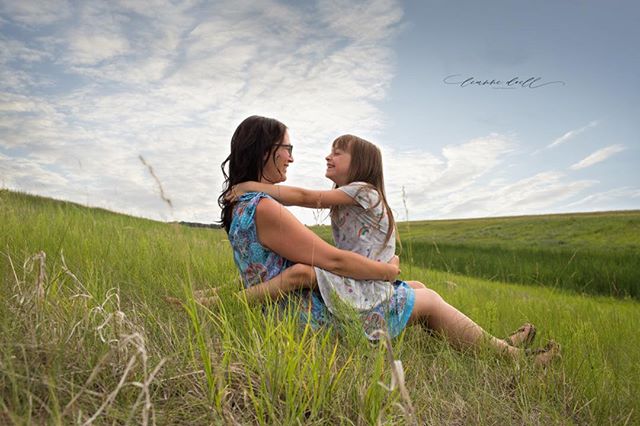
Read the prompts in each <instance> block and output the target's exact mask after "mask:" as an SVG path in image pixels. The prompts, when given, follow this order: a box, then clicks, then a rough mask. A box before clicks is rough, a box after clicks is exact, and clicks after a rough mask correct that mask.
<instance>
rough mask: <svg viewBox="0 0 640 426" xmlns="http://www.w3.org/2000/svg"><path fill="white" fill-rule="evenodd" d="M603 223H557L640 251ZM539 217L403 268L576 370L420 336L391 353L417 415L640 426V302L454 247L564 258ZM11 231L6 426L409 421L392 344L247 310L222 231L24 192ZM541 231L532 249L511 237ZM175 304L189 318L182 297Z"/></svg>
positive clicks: (0, 206) (468, 237) (421, 228)
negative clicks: (527, 273) (523, 330)
mask: <svg viewBox="0 0 640 426" xmlns="http://www.w3.org/2000/svg"><path fill="white" fill-rule="evenodd" d="M627 214H628V215H631V216H630V217H625V215H627ZM588 217H589V218H590V217H591V216H589V215H588ZM598 217H599V219H597V220H596V219H593V221H584V220H582V219H583V218H582V217H579V218H577V219H576V221H577V222H578V223H579V225H580V226H578V225H576V227H574V228H571V227H570V225H569V224H570V223H571V221H570V218H565V217H561V216H557V217H556V216H549V217H544V218H542V220H543V222H544V223H547V225H548V227H549V228H548V229H549V230H551V229H555V230H556V231H555V232H556V233H557V235H558V237H557V241H560V240H562V241H564V243H563V244H560V243H559V242H558V245H566V246H569V247H570V250H575V249H576V248H579V249H580V251H589V250H595V251H606V248H607V247H608V248H609V251H611V252H616V253H617V252H618V251H616V250H619V253H631V256H635V255H637V241H636V240H637V239H634V238H633V232H634V230H637V223H638V222H637V220H638V219H637V217H638V213H637V212H635V213H634V212H629V213H612V214H602V215H594V218H598ZM623 217H624V219H621V218H623ZM584 218H587V216H585V217H584ZM518 220H521V221H527V220H528V221H529V222H520V224H519V225H518V223H517V222H513V221H518ZM589 220H591V219H589ZM483 221H484V220H483ZM535 221H536V218H533V217H532V218H513V219H506V218H505V219H491V220H489V219H487V220H486V222H485V223H483V222H482V221H463V222H459V223H454V222H451V223H446V222H429V223H415V222H414V223H410V224H409V229H404V228H402V227H401V229H400V231H401V235H402V239H403V241H404V246H405V248H404V250H405V254H404V255H403V260H404V261H407V260H408V259H410V258H411V257H413V259H414V263H413V264H409V263H404V264H403V265H402V268H403V271H404V274H405V275H406V278H407V279H409V278H411V279H417V280H421V281H423V282H425V283H426V284H428V285H429V287H431V288H434V289H435V290H437V291H438V292H439V293H441V294H442V295H443V297H445V299H447V300H448V301H449V302H450V303H452V304H453V305H455V306H458V307H459V308H460V309H461V310H462V311H463V312H465V313H467V314H468V315H469V316H471V317H472V318H474V319H475V320H476V321H478V322H479V323H480V324H481V325H482V326H483V327H485V328H486V329H487V330H488V331H490V332H492V333H494V334H496V335H506V334H508V332H510V331H512V330H513V329H515V328H517V327H518V326H519V325H520V324H521V323H523V322H525V321H531V322H533V323H535V324H536V325H537V326H538V328H539V333H538V337H537V341H538V342H539V344H540V345H542V344H544V341H545V340H546V339H549V338H553V339H555V340H557V341H559V342H560V343H561V344H562V346H563V357H562V359H561V360H560V362H558V363H557V364H555V365H554V366H553V367H552V368H550V369H547V370H540V369H538V368H535V367H534V366H532V365H531V363H528V362H526V361H522V362H518V363H514V362H510V361H508V360H504V359H496V358H495V357H494V356H492V355H491V354H488V353H485V352H484V351H481V352H480V353H477V354H470V353H468V354H463V353H458V352H455V351H453V350H452V349H451V348H450V347H449V346H448V345H447V344H446V343H443V341H442V340H441V339H439V338H437V337H436V336H430V335H428V333H426V332H425V331H424V330H421V329H419V328H410V329H408V330H407V332H406V333H404V334H403V336H402V337H400V338H399V339H396V340H395V341H394V344H393V353H394V356H395V358H396V359H400V360H401V361H402V363H403V365H404V368H405V375H406V385H407V388H408V391H409V395H410V399H411V403H412V405H413V407H414V409H415V413H416V416H417V418H418V420H419V423H421V424H422V423H431V424H477V423H483V424H485V423H489V424H494V423H499V424H514V423H515V424H523V423H526V424H574V423H576V424H585V423H589V424H602V423H615V424H635V423H638V422H640V417H639V414H638V413H639V409H640V403H638V400H637V395H638V394H639V392H640V370H639V369H638V368H637V365H638V361H640V339H639V338H638V332H637V330H636V325H637V324H639V323H640V304H639V303H638V302H637V301H635V300H633V299H629V300H619V299H614V298H611V297H603V296H592V295H586V294H575V293H571V292H566V291H559V290H558V289H557V288H554V286H556V285H559V284H556V283H555V282H551V283H549V282H547V281H541V282H539V283H538V284H541V285H534V286H530V285H522V284H519V285H513V284H511V283H509V282H508V281H509V280H502V281H498V280H491V281H490V280H486V279H480V278H477V277H473V276H465V275H461V274H455V273H453V272H452V271H453V270H454V268H451V267H450V265H451V264H453V263H454V262H452V261H451V260H450V259H448V257H447V255H446V252H445V251H443V249H442V247H443V245H445V244H447V243H448V244H451V245H460V246H465V245H467V244H469V245H470V246H472V247H476V248H477V247H487V248H489V249H491V253H492V255H493V257H494V258H495V257H499V256H496V254H495V253H496V252H495V251H493V250H494V248H497V247H498V248H499V247H502V248H504V249H505V250H511V249H513V248H518V249H523V250H525V249H531V250H533V249H536V250H540V251H541V252H545V251H547V250H550V251H552V252H553V250H555V249H556V247H555V245H554V244H551V243H544V238H547V239H548V237H542V236H540V235H541V234H540V232H539V231H537V230H536V228H535V227H536V225H535V223H534V222H535ZM563 221H565V222H563ZM0 222H1V223H2V227H1V229H0V252H1V257H0V342H2V345H0V424H5V423H9V424H11V423H16V424H34V423H35V424H40V423H51V424H70V423H84V422H91V421H93V422H95V423H96V424H112V423H113V422H116V423H145V422H147V423H152V422H156V423H158V424H177V423H180V424H182V423H189V424H211V423H214V424H218V423H234V422H238V423H241V424H247V423H252V424H254V423H260V424H295V423H296V422H301V423H308V424H336V423H346V424H368V423H376V422H381V423H384V424H398V423H399V424H403V423H406V422H407V417H406V415H405V409H406V407H407V405H406V403H405V402H404V401H403V399H402V398H400V395H399V394H398V391H397V390H395V391H389V390H388V389H387V388H386V387H384V386H382V385H381V383H382V384H384V385H385V386H388V385H389V383H390V373H389V368H388V367H389V366H388V363H387V361H386V352H385V347H384V345H380V346H376V347H372V346H370V345H369V344H368V343H367V342H364V341H363V340H362V339H361V338H359V337H358V333H357V332H355V331H354V330H349V329H347V330H345V331H344V332H342V333H337V332H336V331H334V330H332V329H321V330H318V331H312V330H310V329H309V328H308V327H303V326H300V325H299V324H297V323H296V321H295V320H294V319H293V318H294V316H293V315H288V316H284V317H279V318H277V317H276V315H277V313H276V311H275V310H274V309H271V308H266V309H262V308H261V307H259V306H249V305H247V304H246V302H245V301H244V300H243V299H242V298H241V297H238V295H237V290H238V289H239V288H240V285H239V283H238V274H237V272H236V270H235V266H234V264H233V261H232V256H231V251H230V249H229V245H228V242H227V241H226V236H225V234H224V232H223V231H221V230H213V229H194V228H187V227H183V226H179V225H176V224H173V225H169V224H163V223H158V222H154V221H150V220H144V219H138V218H132V217H128V216H124V215H118V214H115V213H111V212H107V211H104V210H100V209H88V208H85V207H81V206H78V205H75V204H72V203H64V202H59V201H53V200H48V199H43V198H40V197H33V196H27V195H24V194H17V193H13V192H9V191H0ZM481 223H482V225H479V224H481ZM527 224H531V229H529V230H528V231H527V232H530V234H529V237H527V238H528V239H527V238H525V237H524V236H523V235H524V234H518V236H513V237H511V238H508V237H507V236H509V235H515V234H513V233H514V232H518V231H519V230H522V229H523V228H525V227H526V226H525V225H527ZM628 224H630V225H628ZM454 225H455V226H454ZM596 226H597V227H602V229H603V230H598V231H597V232H593V229H596V228H594V227H596ZM627 226H630V227H629V228H626V227H627ZM589 227H591V229H592V231H591V232H590V231H589ZM634 227H635V228H634ZM571 229H573V231H571ZM597 229H600V228H597ZM616 229H617V230H616ZM620 229H623V230H624V231H619V230H620ZM321 232H326V230H324V231H321ZM522 232H524V231H522ZM623 234H624V238H623ZM612 235H618V236H615V237H612ZM636 235H637V234H636ZM536 238H537V239H536ZM625 238H626V240H625ZM533 240H535V242H532V241H533ZM434 241H435V242H436V245H437V246H438V249H439V250H440V253H441V256H443V257H444V258H445V259H446V260H447V265H449V271H450V272H447V271H446V270H445V271H443V270H438V269H440V267H438V269H429V268H425V267H423V265H426V266H432V267H434V268H435V267H437V265H435V264H429V263H428V259H432V258H433V256H432V255H429V254H425V253H423V252H421V250H422V249H421V247H420V244H425V245H426V246H429V245H434V244H433V242H434ZM409 242H411V244H408V243H409ZM621 247H622V248H621ZM410 250H412V252H409V251H410ZM554 253H555V252H554ZM421 259H422V260H421ZM425 259H426V260H425ZM476 259H477V260H476V262H477V263H479V264H480V263H481V262H482V261H483V260H484V259H485V258H483V260H480V258H476ZM602 259H603V260H602V262H603V265H604V266H606V267H612V268H613V269H615V265H614V266H611V265H609V263H610V262H613V260H612V259H611V258H605V257H602ZM632 259H634V258H633V257H632ZM515 263H518V262H514V264H515ZM637 264H638V262H635V263H634V267H632V268H630V269H631V270H633V269H637V268H638V267H637V266H635V265H637ZM544 267H545V266H544V265H543V263H540V266H539V268H540V269H544ZM445 269H446V268H445ZM551 274H552V276H553V274H554V272H551ZM469 275H477V273H476V271H475V270H474V271H471V272H470V274H469ZM505 277H506V278H509V277H510V275H509V274H505ZM540 277H542V275H540ZM563 279H564V278H563ZM541 280H542V279H541ZM616 280H617V278H616ZM515 281H520V280H515ZM616 282H618V281H616ZM562 283H563V284H562V285H564V281H562ZM548 284H550V285H548ZM616 285H618V284H616ZM210 287H218V288H219V290H218V292H219V296H220V303H219V304H217V305H214V306H211V307H204V306H200V305H197V304H196V303H195V301H194V299H193V291H194V290H198V289H207V288H210ZM628 293H629V294H633V293H631V291H629V292H628ZM165 295H172V296H176V297H179V298H181V299H182V300H184V301H185V304H186V309H175V308H173V307H171V306H169V305H167V303H166V302H165V301H164V299H163V296H165Z"/></svg>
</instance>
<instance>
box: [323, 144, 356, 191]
mask: <svg viewBox="0 0 640 426" xmlns="http://www.w3.org/2000/svg"><path fill="white" fill-rule="evenodd" d="M325 160H327V172H326V173H325V176H326V177H328V178H329V179H331V180H332V181H334V182H335V183H336V185H339V186H342V185H346V184H348V183H349V182H348V180H349V166H350V165H351V154H350V153H349V152H347V151H345V150H344V149H341V148H336V147H332V148H331V154H329V155H327V157H326V158H325Z"/></svg>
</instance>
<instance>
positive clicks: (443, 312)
mask: <svg viewBox="0 0 640 426" xmlns="http://www.w3.org/2000/svg"><path fill="white" fill-rule="evenodd" d="M412 283H414V284H413V285H412ZM416 283H417V284H416ZM407 284H409V285H410V286H411V287H412V288H413V289H414V291H415V296H416V298H415V304H414V307H413V312H412V313H411V317H410V318H409V321H410V323H412V324H415V323H421V324H422V325H426V326H427V327H428V328H430V329H432V330H434V331H436V332H439V333H441V334H442V335H443V336H444V337H445V338H446V339H447V340H448V341H449V342H451V344H452V345H453V346H455V347H456V348H458V349H466V348H477V347H478V345H479V344H480V343H481V342H483V341H486V342H488V343H489V345H490V347H492V348H494V349H495V351H496V352H497V353H499V354H503V355H507V356H511V357H513V358H517V357H520V356H522V354H523V351H522V349H519V348H516V347H514V346H510V345H509V344H507V342H505V341H504V340H501V339H497V338H495V337H493V336H491V335H490V334H489V333H487V332H486V331H484V330H483V329H482V327H480V326H479V325H478V324H476V323H475V322H473V321H472V320H471V319H470V318H469V317H467V316H466V315H465V314H463V313H462V312H460V311H459V310H457V309H456V308H454V307H453V306H451V305H449V304H448V303H447V302H445V301H444V299H443V298H442V297H441V296H440V295H439V294H438V293H436V292H435V291H433V290H431V289H428V288H426V287H424V285H421V283H419V282H417V281H407ZM418 284H420V285H418Z"/></svg>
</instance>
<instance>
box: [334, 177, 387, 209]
mask: <svg viewBox="0 0 640 426" xmlns="http://www.w3.org/2000/svg"><path fill="white" fill-rule="evenodd" d="M338 189H339V190H341V191H343V192H344V193H345V194H347V195H348V196H350V197H351V198H353V199H354V200H356V203H358V204H359V205H360V207H362V208H363V209H365V210H366V209H369V208H371V207H372V206H375V205H376V204H377V203H378V200H379V195H378V191H376V190H375V189H374V188H372V187H371V186H370V185H369V184H367V183H365V182H352V183H350V184H348V185H344V186H341V187H339V188H338Z"/></svg>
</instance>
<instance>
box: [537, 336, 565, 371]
mask: <svg viewBox="0 0 640 426" xmlns="http://www.w3.org/2000/svg"><path fill="white" fill-rule="evenodd" d="M532 354H533V356H534V358H533V362H534V363H535V364H536V365H537V366H539V367H546V366H547V365H549V364H551V363H552V362H553V360H555V359H557V358H560V345H559V344H558V343H556V342H555V341H553V340H550V341H549V343H547V345H546V346H545V347H544V349H538V350H536V351H534V352H533V353H532Z"/></svg>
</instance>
